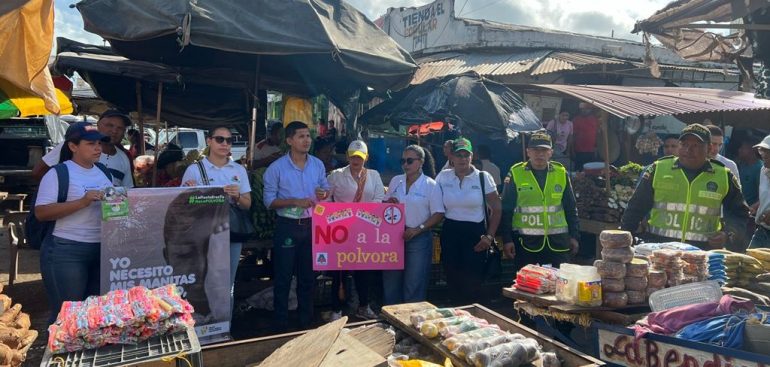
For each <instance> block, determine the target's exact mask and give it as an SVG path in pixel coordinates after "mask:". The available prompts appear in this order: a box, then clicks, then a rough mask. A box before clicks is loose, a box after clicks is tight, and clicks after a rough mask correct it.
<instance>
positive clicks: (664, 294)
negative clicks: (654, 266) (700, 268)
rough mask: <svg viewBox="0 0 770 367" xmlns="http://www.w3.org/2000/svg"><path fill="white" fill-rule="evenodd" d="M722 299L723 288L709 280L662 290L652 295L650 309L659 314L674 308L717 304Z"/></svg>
mask: <svg viewBox="0 0 770 367" xmlns="http://www.w3.org/2000/svg"><path fill="white" fill-rule="evenodd" d="M720 298H722V288H720V287H719V283H717V282H715V281H713V280H708V281H705V282H698V283H690V284H683V285H678V286H676V287H671V288H665V289H661V290H659V291H657V292H655V293H653V294H651V295H650V309H651V310H652V311H653V312H658V311H663V310H667V309H669V308H673V307H679V306H686V305H694V304H697V303H706V302H716V301H719V299H720Z"/></svg>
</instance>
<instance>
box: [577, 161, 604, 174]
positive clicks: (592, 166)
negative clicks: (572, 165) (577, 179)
mask: <svg viewBox="0 0 770 367" xmlns="http://www.w3.org/2000/svg"><path fill="white" fill-rule="evenodd" d="M605 167H607V165H605V164H604V162H589V163H586V164H584V165H583V173H585V174H587V175H592V176H601V175H602V173H603V172H604V168H605Z"/></svg>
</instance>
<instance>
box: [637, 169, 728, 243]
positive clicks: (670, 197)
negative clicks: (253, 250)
mask: <svg viewBox="0 0 770 367" xmlns="http://www.w3.org/2000/svg"><path fill="white" fill-rule="evenodd" d="M675 163H676V158H674V157H669V158H663V159H660V160H658V161H657V162H656V163H655V174H654V176H653V178H652V189H653V190H654V196H653V200H654V202H655V203H654V204H653V207H652V210H651V211H650V219H649V221H648V223H649V232H650V233H652V234H655V235H658V236H662V237H666V238H671V239H675V240H677V241H681V242H691V241H695V242H706V241H708V238H709V236H711V235H712V234H714V232H717V231H719V230H720V229H721V228H722V224H721V223H720V217H721V210H722V199H724V197H725V196H726V195H727V191H728V189H729V186H728V185H729V182H728V176H727V168H725V167H724V166H721V165H718V164H716V163H713V162H710V164H711V169H712V172H707V171H704V172H701V174H699V175H698V177H696V178H695V179H694V180H693V181H692V182H689V181H688V180H687V177H686V176H685V174H684V171H683V169H682V168H674V164H675Z"/></svg>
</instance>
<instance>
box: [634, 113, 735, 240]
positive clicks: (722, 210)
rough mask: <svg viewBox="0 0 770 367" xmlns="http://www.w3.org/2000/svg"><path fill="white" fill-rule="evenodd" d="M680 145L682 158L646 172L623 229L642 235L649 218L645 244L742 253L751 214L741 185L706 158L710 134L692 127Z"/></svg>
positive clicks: (665, 159) (660, 163)
mask: <svg viewBox="0 0 770 367" xmlns="http://www.w3.org/2000/svg"><path fill="white" fill-rule="evenodd" d="M679 142H680V148H679V157H673V156H669V157H663V158H661V159H659V160H657V161H656V162H654V163H653V164H651V165H650V166H649V167H647V169H646V171H645V172H644V173H643V175H642V178H641V180H640V181H639V184H638V185H637V187H636V191H634V195H633V196H632V197H631V200H630V201H629V203H628V208H627V209H626V212H625V213H624V214H623V219H622V221H621V222H622V223H621V228H622V229H624V230H627V231H631V232H638V229H639V224H640V222H641V221H642V218H644V216H645V215H647V214H648V213H649V220H648V221H647V227H648V228H647V233H646V234H641V237H642V238H644V239H645V240H648V241H651V242H667V241H679V242H685V243H688V244H691V245H694V246H698V247H700V248H701V249H704V250H710V249H716V248H723V247H727V248H728V249H730V250H732V251H740V252H743V251H744V250H745V249H746V241H745V233H746V223H747V220H748V218H749V208H748V206H747V205H746V202H745V201H744V199H743V194H742V193H741V189H740V184H739V183H738V179H737V178H736V177H735V176H733V174H732V173H731V172H730V170H728V169H727V168H726V167H725V166H724V164H722V163H720V162H719V161H717V160H714V159H708V158H707V157H708V156H707V154H708V149H709V143H710V142H711V133H710V132H709V129H708V128H707V127H706V126H703V125H701V124H692V125H689V126H687V127H685V128H684V129H683V130H682V133H681V135H680V136H679Z"/></svg>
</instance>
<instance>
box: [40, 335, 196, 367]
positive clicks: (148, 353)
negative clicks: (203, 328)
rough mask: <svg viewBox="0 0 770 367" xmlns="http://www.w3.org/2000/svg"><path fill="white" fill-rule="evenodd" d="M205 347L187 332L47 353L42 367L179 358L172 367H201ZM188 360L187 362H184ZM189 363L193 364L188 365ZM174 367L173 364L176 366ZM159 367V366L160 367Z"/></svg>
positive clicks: (105, 366) (97, 366)
mask: <svg viewBox="0 0 770 367" xmlns="http://www.w3.org/2000/svg"><path fill="white" fill-rule="evenodd" d="M200 352H201V345H200V343H199V342H198V337H197V336H196V335H195V331H194V330H193V329H192V328H189V329H187V331H186V332H181V333H176V334H170V335H161V336H155V337H152V338H150V339H148V340H146V341H143V342H141V343H138V344H116V345H108V346H104V347H101V348H97V349H88V350H82V351H78V352H70V353H63V354H56V355H52V354H51V352H50V351H49V350H48V349H46V351H45V354H44V355H43V360H42V362H41V363H40V366H41V367H49V366H50V367H110V366H125V365H132V366H141V365H143V364H149V363H150V362H157V361H161V360H162V359H164V358H166V357H175V356H178V358H177V359H176V360H175V362H168V363H169V366H172V365H173V366H177V367H184V366H190V365H192V366H193V367H198V366H201V365H202V364H201V356H200ZM182 358H184V359H182ZM185 359H186V360H187V361H189V362H190V364H188V363H187V362H186V361H185ZM172 363H173V364H172ZM156 365H157V364H156Z"/></svg>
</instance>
